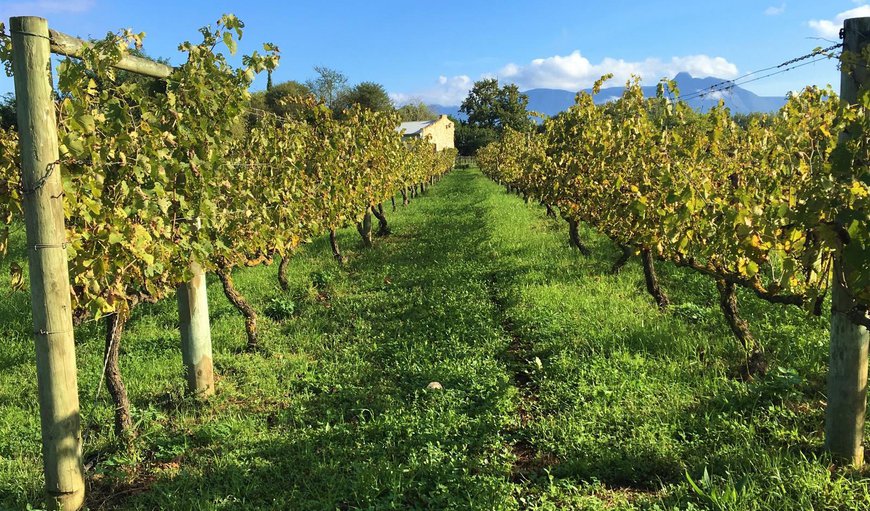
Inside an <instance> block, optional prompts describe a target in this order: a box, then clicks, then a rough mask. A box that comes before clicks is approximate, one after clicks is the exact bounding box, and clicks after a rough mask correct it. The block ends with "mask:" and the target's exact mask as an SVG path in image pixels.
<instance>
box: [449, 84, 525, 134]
mask: <svg viewBox="0 0 870 511" xmlns="http://www.w3.org/2000/svg"><path fill="white" fill-rule="evenodd" d="M528 104H529V97H528V96H526V95H525V94H523V93H521V92H520V90H519V88H518V87H517V86H516V85H514V84H512V83H511V84H507V85H505V86H503V87H499V85H498V80H497V79H495V78H487V79H484V80H479V81H477V82H474V87H472V88H471V91H469V93H468V97H466V98H465V100H464V101H463V102H462V106H460V108H459V111H460V112H463V113H465V114H466V115H468V124H469V125H470V126H473V127H477V128H489V129H494V130H497V131H499V132H501V130H503V129H504V128H506V127H510V128H513V129H515V130H518V131H525V130H528V129H530V128H531V127H532V122H531V121H530V120H529V113H528V111H527V110H526V108H527V107H528Z"/></svg>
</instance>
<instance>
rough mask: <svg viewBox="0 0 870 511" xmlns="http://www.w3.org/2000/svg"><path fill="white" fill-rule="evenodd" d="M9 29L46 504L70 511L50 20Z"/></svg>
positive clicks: (73, 474) (69, 401)
mask: <svg viewBox="0 0 870 511" xmlns="http://www.w3.org/2000/svg"><path fill="white" fill-rule="evenodd" d="M9 25H10V27H9V28H10V32H11V34H12V48H13V53H12V69H13V73H14V78H15V98H16V100H17V101H16V103H17V105H18V106H17V109H18V129H19V135H20V148H21V174H22V175H21V180H22V184H23V188H24V194H23V202H24V223H25V226H26V229H27V257H28V263H29V267H30V297H31V306H32V309H33V330H34V340H35V343H36V374H37V383H38V386H39V415H40V419H41V423H42V461H43V467H44V470H45V489H46V493H47V497H48V498H47V500H48V502H47V504H48V506H49V507H50V508H51V509H62V510H64V511H66V510H75V509H79V508H80V507H81V506H82V503H83V501H84V497H85V482H84V469H83V467H82V437H81V426H80V422H81V418H80V416H79V394H78V382H77V381H76V358H75V344H74V342H73V324H72V307H71V304H70V284H69V270H68V266H67V253H66V230H65V229H64V223H63V220H64V218H63V187H62V185H61V179H60V166H59V165H58V159H59V155H58V147H57V146H58V137H57V124H56V122H57V121H56V114H55V105H54V99H53V98H52V84H51V60H50V58H51V52H50V50H49V40H48V22H47V21H46V20H45V19H43V18H37V17H33V16H26V17H14V18H11V19H10V20H9Z"/></svg>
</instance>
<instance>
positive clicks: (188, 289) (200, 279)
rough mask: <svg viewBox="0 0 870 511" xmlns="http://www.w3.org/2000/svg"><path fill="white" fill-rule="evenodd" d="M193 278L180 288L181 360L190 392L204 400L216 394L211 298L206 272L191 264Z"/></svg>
mask: <svg viewBox="0 0 870 511" xmlns="http://www.w3.org/2000/svg"><path fill="white" fill-rule="evenodd" d="M190 269H191V271H192V272H193V277H192V278H191V279H190V281H188V282H187V284H183V285H181V286H179V287H178V290H177V293H176V297H177V299H178V322H179V326H180V329H181V356H182V359H183V360H184V371H185V374H186V376H187V390H188V392H190V393H192V394H197V395H199V396H201V397H208V396H211V395H212V394H214V366H213V365H212V353H211V328H210V326H209V320H208V295H207V293H206V279H205V272H204V271H203V270H202V268H201V267H200V266H199V264H197V263H191V265H190Z"/></svg>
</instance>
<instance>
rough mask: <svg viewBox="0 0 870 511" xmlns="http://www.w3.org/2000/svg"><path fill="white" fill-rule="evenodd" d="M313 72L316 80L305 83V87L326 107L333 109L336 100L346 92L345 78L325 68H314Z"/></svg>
mask: <svg viewBox="0 0 870 511" xmlns="http://www.w3.org/2000/svg"><path fill="white" fill-rule="evenodd" d="M314 71H316V72H317V75H318V76H317V78H313V79H311V80H308V81H306V82H305V85H306V86H307V87H308V88H309V89H311V92H313V93H314V95H315V96H316V97H317V99H319V100H321V101H323V102H324V103H326V106H328V107H329V108H335V104H336V100H337V99H338V98H339V97H340V96H341V95H342V93H344V92H345V90H347V76H345V75H344V73H342V72H341V71H337V70H335V69H331V68H328V67H326V66H315V67H314Z"/></svg>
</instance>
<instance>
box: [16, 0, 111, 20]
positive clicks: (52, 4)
mask: <svg viewBox="0 0 870 511" xmlns="http://www.w3.org/2000/svg"><path fill="white" fill-rule="evenodd" d="M96 4H97V2H96V0H31V1H25V2H0V12H3V16H2V17H3V18H6V17H7V16H40V15H47V14H73V13H82V12H87V11H89V10H91V9H92V8H93V7H94V6H96Z"/></svg>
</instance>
